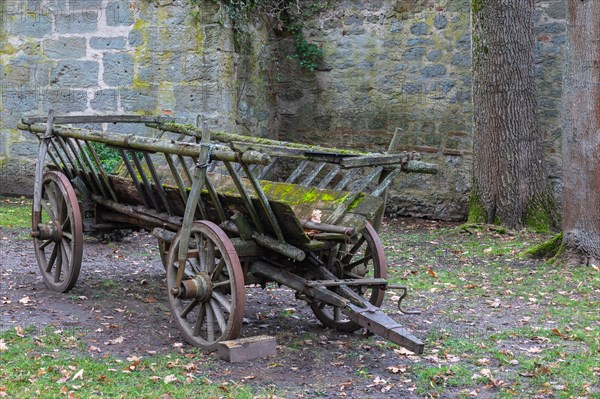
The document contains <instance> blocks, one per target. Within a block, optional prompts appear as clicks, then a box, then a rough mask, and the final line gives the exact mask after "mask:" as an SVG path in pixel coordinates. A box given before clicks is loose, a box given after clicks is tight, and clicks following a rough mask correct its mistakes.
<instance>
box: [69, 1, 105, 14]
mask: <svg viewBox="0 0 600 399" xmlns="http://www.w3.org/2000/svg"><path fill="white" fill-rule="evenodd" d="M102 4H103V1H102V0H70V1H69V11H71V12H73V11H85V12H89V11H95V12H98V13H101V12H102V10H103V9H102Z"/></svg>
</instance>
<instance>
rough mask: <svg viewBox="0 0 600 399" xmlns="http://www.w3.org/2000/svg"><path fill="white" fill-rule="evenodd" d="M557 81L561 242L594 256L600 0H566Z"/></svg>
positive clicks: (598, 200)
mask: <svg viewBox="0 0 600 399" xmlns="http://www.w3.org/2000/svg"><path fill="white" fill-rule="evenodd" d="M567 6H568V16H567V23H568V27H567V29H568V37H569V44H568V46H567V53H566V73H565V75H564V76H565V79H564V82H563V112H564V114H563V121H564V125H563V164H564V166H563V170H564V205H563V212H564V223H563V232H564V244H565V245H566V247H567V249H571V250H575V252H577V253H579V254H581V255H583V256H585V257H587V258H588V263H589V261H590V260H593V259H594V258H595V259H596V260H597V259H600V1H598V0H568V2H567Z"/></svg>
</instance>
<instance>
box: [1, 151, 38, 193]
mask: <svg viewBox="0 0 600 399" xmlns="http://www.w3.org/2000/svg"><path fill="white" fill-rule="evenodd" d="M34 178H35V158H33V159H23V158H16V157H14V158H11V159H10V162H3V163H2V167H0V194H7V195H31V194H32V193H33V182H34Z"/></svg>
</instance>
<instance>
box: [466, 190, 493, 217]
mask: <svg viewBox="0 0 600 399" xmlns="http://www.w3.org/2000/svg"><path fill="white" fill-rule="evenodd" d="M487 219H488V215H487V211H486V210H485V207H484V206H483V202H482V201H481V199H480V198H479V196H478V195H477V194H475V193H472V194H471V199H470V200H469V216H468V217H467V224H479V223H487Z"/></svg>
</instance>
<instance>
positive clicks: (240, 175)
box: [18, 113, 436, 353]
mask: <svg viewBox="0 0 600 399" xmlns="http://www.w3.org/2000/svg"><path fill="white" fill-rule="evenodd" d="M101 123H106V124H110V126H111V130H115V129H117V130H120V129H118V128H117V127H115V128H112V127H113V126H119V127H120V126H126V127H127V129H124V130H125V131H130V129H131V127H132V126H133V127H135V126H136V124H137V125H138V126H139V125H140V124H145V125H146V126H148V127H150V128H152V129H146V130H150V131H152V132H153V133H154V135H153V136H148V135H146V136H142V135H138V134H131V133H113V132H105V131H98V130H93V129H89V128H74V127H70V126H65V125H76V124H87V125H91V124H101ZM18 127H19V129H21V130H26V131H29V132H32V133H34V134H36V135H37V137H38V138H39V139H40V147H39V156H38V162H37V168H36V175H35V187H34V201H33V213H32V233H31V234H32V237H33V239H34V248H35V254H36V257H37V260H38V264H39V267H40V271H41V274H42V276H43V277H44V281H45V283H46V285H47V286H48V287H49V288H51V289H53V290H55V291H59V292H66V291H68V290H70V289H71V288H72V287H73V286H74V284H75V282H76V280H77V278H78V276H79V272H80V268H81V261H82V250H83V234H84V233H86V232H92V231H98V230H115V229H124V228H140V227H143V228H146V229H148V230H149V231H152V234H153V235H154V236H155V237H157V238H158V242H159V250H160V255H161V259H162V262H163V265H164V267H165V270H166V279H167V297H168V301H169V304H170V307H171V310H172V313H173V317H174V319H175V320H176V322H177V324H178V326H179V328H180V329H181V331H182V333H183V334H184V336H185V338H186V339H187V341H188V342H189V343H190V344H192V345H195V346H198V347H201V348H203V349H206V350H215V349H216V348H217V345H218V343H219V342H220V341H224V340H230V339H235V338H237V337H239V336H240V334H241V328H242V321H243V316H244V308H245V286H246V285H249V284H261V285H263V286H264V285H265V284H266V283H268V282H276V283H279V284H282V285H285V286H287V287H290V288H292V289H293V290H295V291H296V296H297V298H300V299H303V300H305V301H306V302H307V303H308V304H309V305H310V308H311V309H312V311H313V312H314V314H315V316H316V317H317V318H318V319H319V320H320V321H321V322H322V323H323V324H324V325H325V326H328V327H331V328H335V329H338V330H341V331H347V332H350V331H354V330H356V329H358V328H360V327H364V328H366V329H368V330H370V331H372V332H373V333H376V334H378V335H381V336H383V337H385V338H386V339H388V340H391V341H393V342H395V343H397V344H399V345H401V346H404V347H406V348H408V349H410V350H411V351H413V352H415V353H422V352H423V343H422V342H421V341H420V340H419V339H418V338H416V337H414V336H413V335H412V334H411V333H410V332H409V331H407V330H406V329H405V328H403V327H402V326H401V325H400V324H398V323H397V322H396V321H394V320H392V319H391V318H389V317H388V316H387V315H386V314H385V313H383V312H382V311H381V310H380V309H379V306H381V304H382V302H383V299H384V293H385V291H386V289H390V288H394V289H401V290H403V295H402V298H403V297H404V295H405V294H406V288H405V287H393V286H391V285H389V284H388V282H387V280H386V260H385V254H384V248H383V246H382V244H381V241H380V239H379V237H378V235H377V228H378V227H379V224H380V222H381V218H382V216H383V211H384V206H385V198H386V192H387V188H388V186H389V185H390V184H391V183H392V181H393V180H394V178H395V177H396V176H397V175H398V174H399V173H401V172H402V171H416V172H422V173H435V172H436V167H435V165H431V164H426V163H423V162H420V161H418V160H417V159H416V158H417V154H412V153H402V154H395V153H393V151H389V152H390V153H388V154H373V153H363V152H357V151H345V150H338V149H331V148H325V147H316V146H308V145H301V144H295V143H287V142H281V141H275V140H266V139H258V138H253V137H247V136H241V135H236V134H229V133H222V132H211V131H209V130H208V129H197V128H194V127H191V126H187V125H179V124H175V123H172V122H168V121H166V120H165V119H163V118H160V117H143V116H123V115H107V116H53V115H52V113H50V115H49V116H48V117H31V118H24V119H23V120H22V123H20V124H19V125H18ZM397 141H398V136H397V135H396V136H394V139H393V140H392V143H391V144H390V149H393V148H395V146H396V143H397ZM106 149H112V151H113V152H116V153H117V155H118V157H119V158H120V167H119V168H116V169H115V170H108V168H107V167H106V165H104V164H103V162H102V160H101V157H100V155H99V153H100V152H101V151H105V150H106ZM281 176H283V178H281ZM398 306H399V308H400V302H399V303H398Z"/></svg>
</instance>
